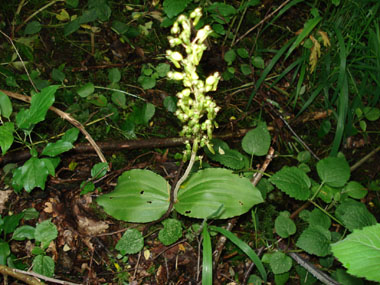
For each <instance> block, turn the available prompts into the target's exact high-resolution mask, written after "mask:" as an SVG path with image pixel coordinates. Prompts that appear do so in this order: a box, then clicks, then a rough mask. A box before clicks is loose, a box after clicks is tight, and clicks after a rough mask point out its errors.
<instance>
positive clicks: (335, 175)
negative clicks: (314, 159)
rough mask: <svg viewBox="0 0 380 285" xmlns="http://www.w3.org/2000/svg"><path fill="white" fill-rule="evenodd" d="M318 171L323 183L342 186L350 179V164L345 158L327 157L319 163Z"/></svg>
mask: <svg viewBox="0 0 380 285" xmlns="http://www.w3.org/2000/svg"><path fill="white" fill-rule="evenodd" d="M317 172H318V175H319V177H320V178H321V180H322V182H323V183H326V184H327V185H329V186H331V187H342V186H344V184H346V183H347V181H348V179H350V174H351V172H350V166H349V165H348V163H347V161H346V160H345V159H344V158H340V157H326V158H324V159H321V160H320V161H318V163H317Z"/></svg>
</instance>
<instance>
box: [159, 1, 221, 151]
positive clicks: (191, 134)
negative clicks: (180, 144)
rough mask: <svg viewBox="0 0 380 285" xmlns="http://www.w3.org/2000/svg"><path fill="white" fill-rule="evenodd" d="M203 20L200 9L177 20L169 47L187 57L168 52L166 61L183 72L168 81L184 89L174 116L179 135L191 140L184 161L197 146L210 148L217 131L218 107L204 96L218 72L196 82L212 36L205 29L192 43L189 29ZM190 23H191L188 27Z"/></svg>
mask: <svg viewBox="0 0 380 285" xmlns="http://www.w3.org/2000/svg"><path fill="white" fill-rule="evenodd" d="M201 16H202V12H201V9H200V8H197V9H195V10H194V11H193V12H192V13H191V14H190V18H187V17H186V16H184V15H181V16H179V17H178V19H177V21H176V22H175V23H174V24H173V27H172V29H171V34H172V35H173V36H169V37H168V39H169V43H170V46H171V47H172V48H173V47H176V46H182V47H183V48H184V50H185V52H186V53H187V57H183V55H182V54H181V53H180V52H178V51H172V50H167V51H166V57H167V58H168V59H169V60H170V61H171V62H172V63H173V64H174V66H175V67H176V68H182V69H183V71H182V72H180V71H170V72H169V73H168V75H167V76H168V78H169V79H173V80H181V81H182V82H183V85H184V86H185V89H183V90H182V91H181V92H178V93H177V97H178V103H177V105H178V110H177V111H176V116H177V117H178V119H179V120H180V121H181V122H182V123H184V126H183V129H182V131H181V133H180V134H181V135H182V136H185V137H187V138H189V139H190V138H192V139H194V142H193V149H191V146H190V143H187V146H186V151H185V157H187V155H189V154H190V153H191V151H195V152H196V151H197V149H198V144H199V145H200V146H201V147H203V146H205V145H207V146H208V147H209V148H211V147H210V146H209V140H210V139H211V138H212V132H213V129H214V127H217V123H216V122H215V117H216V114H217V112H218V111H219V107H217V106H216V104H215V102H214V101H213V100H212V99H211V97H210V96H205V94H206V93H207V92H209V91H215V90H216V88H217V85H218V82H219V79H220V75H219V73H218V72H215V73H214V74H212V75H210V76H209V77H207V78H206V80H205V81H203V80H201V79H199V76H198V74H197V71H196V68H197V65H198V64H199V62H200V60H201V58H202V55H203V52H204V51H205V50H206V45H205V44H204V41H205V40H206V38H207V37H208V36H209V35H210V33H211V32H212V30H211V28H210V26H208V25H207V26H205V27H203V28H202V29H200V30H198V32H197V34H196V36H195V38H194V39H193V40H191V27H192V24H193V25H194V26H195V25H196V24H197V23H198V21H199V19H200V18H201ZM191 21H192V23H191Z"/></svg>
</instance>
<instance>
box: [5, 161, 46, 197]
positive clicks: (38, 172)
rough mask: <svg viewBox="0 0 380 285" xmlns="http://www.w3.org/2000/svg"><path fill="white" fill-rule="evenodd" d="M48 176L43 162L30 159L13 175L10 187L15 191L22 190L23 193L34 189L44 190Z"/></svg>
mask: <svg viewBox="0 0 380 285" xmlns="http://www.w3.org/2000/svg"><path fill="white" fill-rule="evenodd" d="M48 174H49V171H48V169H47V168H46V166H45V163H44V161H43V160H41V159H38V158H36V157H32V158H30V159H29V160H28V161H27V162H25V164H24V165H23V166H22V167H19V168H17V169H16V171H15V172H14V173H13V179H12V186H13V187H14V188H15V190H16V191H17V190H21V189H22V188H24V189H25V191H27V192H30V191H32V190H33V189H34V188H35V187H40V188H41V189H42V190H44V189H45V182H46V179H47V176H48Z"/></svg>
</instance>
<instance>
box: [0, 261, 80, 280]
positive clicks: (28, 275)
mask: <svg viewBox="0 0 380 285" xmlns="http://www.w3.org/2000/svg"><path fill="white" fill-rule="evenodd" d="M0 273H1V274H3V275H9V276H12V277H13V278H16V279H17V280H20V281H22V282H25V283H27V284H31V285H42V284H44V283H43V282H41V281H39V280H38V279H42V280H45V281H48V282H52V283H55V284H63V285H80V284H78V283H72V282H69V281H64V280H59V279H55V278H51V277H47V276H44V275H41V274H38V273H35V272H32V271H24V270H19V269H15V268H10V267H8V266H5V265H0ZM37 278H38V279H37Z"/></svg>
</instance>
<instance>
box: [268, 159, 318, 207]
mask: <svg viewBox="0 0 380 285" xmlns="http://www.w3.org/2000/svg"><path fill="white" fill-rule="evenodd" d="M269 181H270V182H271V183H273V184H274V185H276V187H277V188H279V189H280V190H281V191H283V192H285V193H286V194H288V195H289V196H290V197H293V198H295V199H297V200H303V201H304V200H307V199H308V198H309V196H310V186H311V181H310V179H309V177H308V176H307V175H306V173H305V172H303V171H302V170H301V169H299V168H297V167H295V166H292V167H287V166H285V167H283V168H282V169H281V170H280V171H278V172H276V173H275V174H274V175H273V176H272V177H271V178H269Z"/></svg>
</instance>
